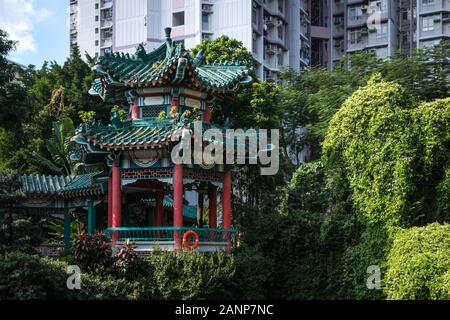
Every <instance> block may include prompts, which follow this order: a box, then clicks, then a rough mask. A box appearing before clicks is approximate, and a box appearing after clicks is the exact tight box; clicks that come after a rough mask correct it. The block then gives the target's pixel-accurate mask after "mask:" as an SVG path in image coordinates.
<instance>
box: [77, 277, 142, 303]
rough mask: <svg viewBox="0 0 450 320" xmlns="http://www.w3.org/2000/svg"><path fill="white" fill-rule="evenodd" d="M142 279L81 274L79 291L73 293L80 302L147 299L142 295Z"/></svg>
mask: <svg viewBox="0 0 450 320" xmlns="http://www.w3.org/2000/svg"><path fill="white" fill-rule="evenodd" d="M142 280H144V279H140V281H138V280H129V279H126V278H117V277H114V276H112V275H98V274H97V275H96V274H91V273H83V274H82V275H81V289H80V290H79V291H76V292H75V295H76V298H77V299H82V300H94V299H95V300H119V299H120V300H137V299H149V297H148V296H145V295H144V293H145V292H147V291H148V288H147V290H145V285H144V284H145V281H142Z"/></svg>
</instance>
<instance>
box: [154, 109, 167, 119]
mask: <svg viewBox="0 0 450 320" xmlns="http://www.w3.org/2000/svg"><path fill="white" fill-rule="evenodd" d="M166 119H167V113H166V111H164V110H163V111H161V112H160V113H159V114H158V116H157V117H156V120H158V121H164V120H166Z"/></svg>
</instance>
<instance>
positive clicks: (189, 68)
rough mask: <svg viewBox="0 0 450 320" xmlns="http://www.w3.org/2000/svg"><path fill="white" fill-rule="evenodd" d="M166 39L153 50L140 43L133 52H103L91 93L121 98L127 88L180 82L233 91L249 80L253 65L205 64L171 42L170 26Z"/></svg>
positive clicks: (193, 86)
mask: <svg viewBox="0 0 450 320" xmlns="http://www.w3.org/2000/svg"><path fill="white" fill-rule="evenodd" d="M166 35H167V40H166V42H165V43H164V44H162V45H161V46H160V47H159V48H157V49H156V50H154V51H153V52H150V53H146V52H145V49H144V48H143V46H142V45H140V46H139V47H138V49H137V51H136V54H134V55H130V54H128V53H127V54H124V53H118V52H115V53H105V54H104V55H103V56H101V57H100V58H99V60H98V64H97V65H96V66H95V67H94V68H93V71H94V72H96V73H98V74H99V75H101V78H100V79H96V80H94V81H93V82H92V86H91V90H90V92H91V93H92V94H97V95H100V96H101V97H102V98H103V99H104V100H116V99H119V98H121V99H123V98H124V91H126V90H129V89H130V88H145V87H161V86H164V85H168V86H173V85H180V84H183V85H185V86H187V87H192V88H198V89H202V90H206V91H215V92H222V93H224V92H228V91H234V90H235V89H236V86H237V85H239V84H240V83H248V82H251V80H252V79H251V77H249V72H250V71H251V70H252V67H250V66H246V65H244V64H243V63H241V62H230V61H224V62H222V61H218V62H217V63H215V64H212V65H207V64H204V57H203V56H202V55H201V54H199V55H198V56H197V57H193V56H191V55H190V53H189V52H188V51H187V50H186V49H185V48H184V45H183V44H182V43H179V44H173V42H172V40H171V39H170V29H169V30H166Z"/></svg>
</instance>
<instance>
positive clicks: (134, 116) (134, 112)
mask: <svg viewBox="0 0 450 320" xmlns="http://www.w3.org/2000/svg"><path fill="white" fill-rule="evenodd" d="M139 118H140V114H139V105H138V98H135V99H134V104H133V105H132V106H131V119H133V120H135V119H139Z"/></svg>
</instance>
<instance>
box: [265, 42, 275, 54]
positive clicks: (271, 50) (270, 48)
mask: <svg viewBox="0 0 450 320" xmlns="http://www.w3.org/2000/svg"><path fill="white" fill-rule="evenodd" d="M265 50H266V53H267V54H268V55H275V54H277V53H278V47H277V46H275V45H272V44H268V45H266V46H265Z"/></svg>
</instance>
